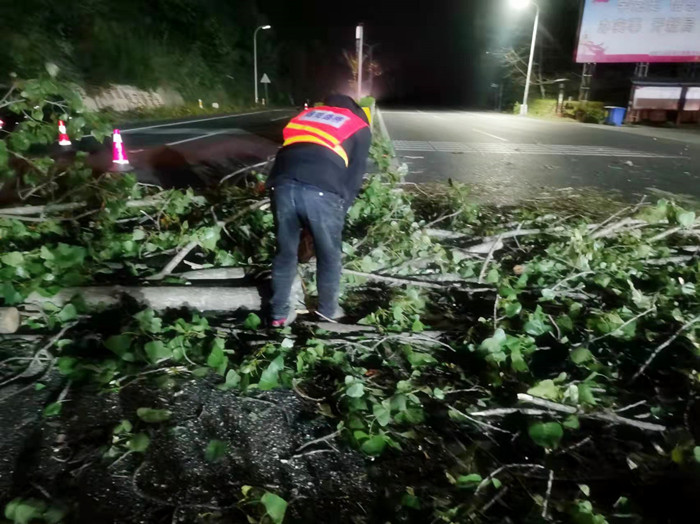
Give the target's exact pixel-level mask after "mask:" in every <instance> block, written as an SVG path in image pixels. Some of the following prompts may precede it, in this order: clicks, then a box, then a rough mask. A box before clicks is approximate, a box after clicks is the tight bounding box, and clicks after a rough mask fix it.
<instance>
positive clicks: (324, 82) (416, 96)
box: [259, 0, 579, 107]
mask: <svg viewBox="0 0 700 524" xmlns="http://www.w3.org/2000/svg"><path fill="white" fill-rule="evenodd" d="M539 3H540V5H541V7H542V12H543V17H542V31H541V33H540V37H541V38H542V42H543V44H544V45H545V48H546V50H547V57H546V60H543V62H544V63H545V67H547V66H549V67H551V68H561V67H567V68H568V69H571V68H572V63H571V62H572V55H573V49H574V44H575V40H576V35H575V33H576V28H577V25H578V15H579V12H578V9H579V1H578V0H539ZM259 6H260V11H261V14H262V15H263V17H266V19H267V20H269V22H270V23H271V24H272V25H273V28H274V32H275V38H276V40H277V41H278V42H279V44H280V46H281V48H282V52H283V53H284V52H285V49H286V50H287V51H286V52H287V53H288V55H287V56H288V58H289V60H288V65H289V67H290V69H291V71H290V72H291V76H295V75H296V76H297V77H299V76H301V77H302V78H301V79H299V78H297V79H298V82H297V85H303V89H302V90H303V91H305V92H308V91H311V93H310V94H309V95H308V96H310V97H312V98H315V99H317V98H319V97H321V96H323V94H324V92H327V91H329V90H343V89H349V84H348V80H349V69H348V68H347V66H346V65H345V63H344V60H343V58H342V52H343V50H347V51H349V52H354V36H355V34H354V28H355V25H356V24H357V23H358V22H363V23H364V25H365V41H366V42H367V43H369V44H378V45H377V46H376V47H375V51H374V54H375V57H376V59H377V61H378V62H379V63H380V64H381V66H382V69H383V70H384V74H383V75H382V77H380V78H378V79H377V80H376V81H375V82H376V84H375V85H376V91H375V94H376V95H377V96H378V98H380V99H381V100H382V101H383V103H385V104H391V103H394V104H406V105H422V106H452V107H455V106H459V107H482V106H485V105H486V104H487V103H488V102H487V100H488V92H489V86H490V84H491V82H492V81H494V79H497V76H498V74H499V71H498V68H497V67H496V66H495V64H494V60H493V58H492V55H491V56H489V55H487V54H486V52H487V51H489V50H493V49H497V48H502V47H503V46H509V45H523V44H526V43H527V42H529V39H530V36H531V31H532V22H533V17H534V12H533V11H532V10H529V12H528V11H526V12H513V11H512V10H511V9H509V6H508V0H432V1H431V0H403V1H397V0H374V1H368V0H356V1H354V2H330V1H320V0H295V1H293V2H290V1H289V0H260V2H259ZM302 48H303V49H304V50H305V51H306V52H304V53H302V52H300V49H302ZM295 91H297V92H298V91H299V89H298V88H297V89H296V90H295Z"/></svg>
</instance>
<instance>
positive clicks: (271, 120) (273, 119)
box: [270, 115, 292, 122]
mask: <svg viewBox="0 0 700 524" xmlns="http://www.w3.org/2000/svg"><path fill="white" fill-rule="evenodd" d="M285 118H286V119H291V118H292V117H291V116H286V115H285V116H278V117H277V118H271V119H270V122H277V121H278V120H283V119H285Z"/></svg>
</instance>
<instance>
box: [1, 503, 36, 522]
mask: <svg viewBox="0 0 700 524" xmlns="http://www.w3.org/2000/svg"><path fill="white" fill-rule="evenodd" d="M44 511H46V503H45V502H43V501H40V500H36V499H20V498H17V499H14V500H12V501H10V502H9V503H8V504H7V506H5V518H8V519H10V520H11V521H12V522H13V523H14V524H30V523H31V522H32V521H34V520H43V519H42V516H43V514H44Z"/></svg>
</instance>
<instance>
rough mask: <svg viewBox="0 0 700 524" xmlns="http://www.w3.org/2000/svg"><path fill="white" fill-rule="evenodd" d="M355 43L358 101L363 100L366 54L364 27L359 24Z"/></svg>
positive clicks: (356, 29)
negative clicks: (363, 70)
mask: <svg viewBox="0 0 700 524" xmlns="http://www.w3.org/2000/svg"><path fill="white" fill-rule="evenodd" d="M355 43H356V46H357V100H358V101H359V100H360V99H361V98H362V55H363V54H364V47H365V46H364V27H363V26H362V24H359V25H358V26H357V27H356V28H355Z"/></svg>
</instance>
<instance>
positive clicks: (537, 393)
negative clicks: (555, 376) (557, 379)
mask: <svg viewBox="0 0 700 524" xmlns="http://www.w3.org/2000/svg"><path fill="white" fill-rule="evenodd" d="M527 392H528V394H530V395H532V396H533V397H540V398H547V399H549V400H558V399H559V395H560V392H559V388H558V387H557V385H556V384H555V383H554V381H553V380H549V379H547V380H542V381H540V382H538V383H537V385H536V386H534V387H531V388H530V389H528V390H527Z"/></svg>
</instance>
